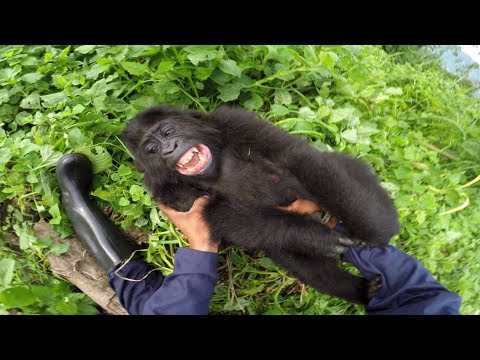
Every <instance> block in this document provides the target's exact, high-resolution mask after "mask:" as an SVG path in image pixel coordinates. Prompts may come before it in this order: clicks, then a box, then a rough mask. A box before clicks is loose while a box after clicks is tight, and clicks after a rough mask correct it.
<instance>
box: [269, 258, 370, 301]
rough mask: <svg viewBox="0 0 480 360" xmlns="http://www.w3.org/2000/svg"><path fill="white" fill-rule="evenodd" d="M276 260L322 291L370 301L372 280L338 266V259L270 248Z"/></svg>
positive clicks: (350, 298) (346, 298) (303, 280)
mask: <svg viewBox="0 0 480 360" xmlns="http://www.w3.org/2000/svg"><path fill="white" fill-rule="evenodd" d="M267 255H268V256H269V257H270V258H271V259H272V260H273V261H274V262H275V263H277V264H278V265H280V266H282V267H284V268H285V269H286V270H288V271H289V272H290V273H291V274H292V275H293V276H295V277H297V278H298V279H299V280H301V281H302V282H304V283H305V284H307V285H310V286H312V287H314V288H315V289H317V290H318V291H320V292H322V293H326V294H329V295H333V296H337V297H340V298H342V299H345V300H347V301H351V302H354V303H358V304H363V305H365V304H367V303H368V301H369V300H368V291H369V285H368V281H367V280H366V279H364V278H362V277H358V276H354V275H352V274H350V273H348V272H347V271H345V270H343V269H341V268H340V267H338V261H337V260H336V259H331V258H326V257H311V256H307V255H302V254H298V253H294V252H288V251H278V250H273V251H269V252H268V254H267Z"/></svg>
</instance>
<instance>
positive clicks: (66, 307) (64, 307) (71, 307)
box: [55, 301, 78, 315]
mask: <svg viewBox="0 0 480 360" xmlns="http://www.w3.org/2000/svg"><path fill="white" fill-rule="evenodd" d="M55 309H57V311H58V312H59V313H60V314H61V315H75V314H76V313H77V310H78V309H77V304H75V303H73V302H64V301H60V302H59V303H58V304H57V306H56V307H55Z"/></svg>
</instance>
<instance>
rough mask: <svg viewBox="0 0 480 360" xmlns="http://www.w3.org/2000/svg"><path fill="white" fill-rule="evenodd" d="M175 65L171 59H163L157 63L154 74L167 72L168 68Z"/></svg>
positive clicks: (170, 68)
mask: <svg viewBox="0 0 480 360" xmlns="http://www.w3.org/2000/svg"><path fill="white" fill-rule="evenodd" d="M174 65H175V62H174V61H171V60H163V61H161V62H160V64H158V66H157V70H156V71H155V75H161V74H165V73H167V72H169V71H170V70H172V69H173V66H174Z"/></svg>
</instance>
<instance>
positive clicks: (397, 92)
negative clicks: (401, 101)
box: [385, 87, 403, 95]
mask: <svg viewBox="0 0 480 360" xmlns="http://www.w3.org/2000/svg"><path fill="white" fill-rule="evenodd" d="M385 93H386V94H388V95H402V94H403V90H402V88H398V87H389V88H386V89H385Z"/></svg>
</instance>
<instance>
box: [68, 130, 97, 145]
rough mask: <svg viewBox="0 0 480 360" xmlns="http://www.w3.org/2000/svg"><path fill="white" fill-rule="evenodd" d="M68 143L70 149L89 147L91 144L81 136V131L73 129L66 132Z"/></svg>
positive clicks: (89, 140) (87, 138) (90, 141)
mask: <svg viewBox="0 0 480 360" xmlns="http://www.w3.org/2000/svg"><path fill="white" fill-rule="evenodd" d="M68 142H69V144H70V146H71V147H76V146H81V145H89V144H91V143H92V139H90V138H89V137H87V136H85V135H83V134H82V131H81V130H80V129H79V128H77V127H74V128H72V129H71V130H70V131H69V132H68Z"/></svg>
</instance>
